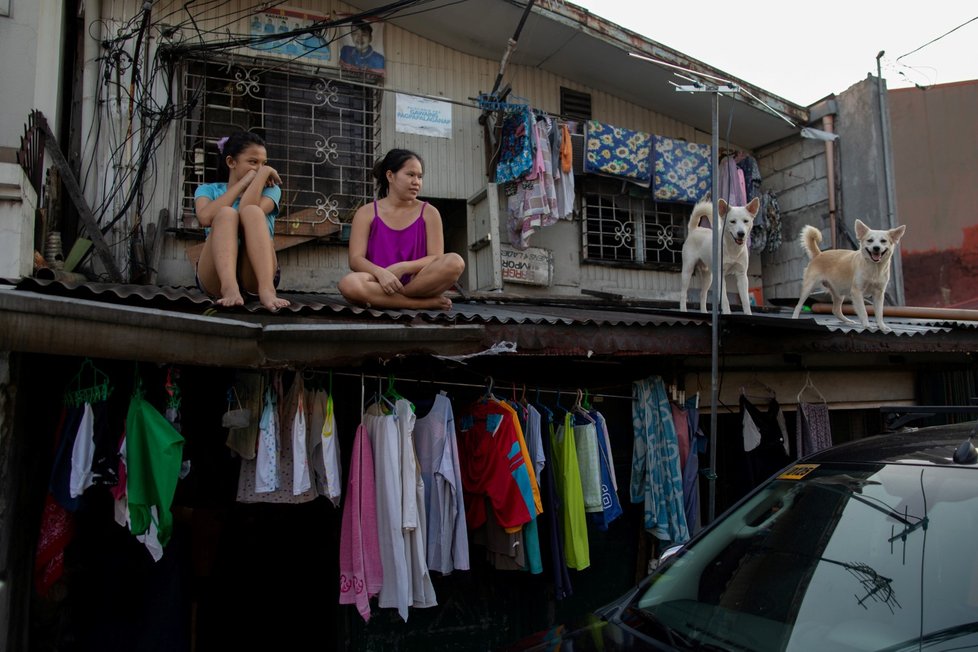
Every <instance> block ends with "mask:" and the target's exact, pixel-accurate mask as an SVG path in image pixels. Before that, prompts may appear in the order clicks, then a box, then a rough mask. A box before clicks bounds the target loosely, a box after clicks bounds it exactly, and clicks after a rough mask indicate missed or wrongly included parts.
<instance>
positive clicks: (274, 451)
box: [242, 385, 279, 494]
mask: <svg viewBox="0 0 978 652" xmlns="http://www.w3.org/2000/svg"><path fill="white" fill-rule="evenodd" d="M278 442H279V432H278V409H277V408H276V400H275V394H274V391H273V389H272V386H271V385H269V386H268V387H266V388H265V401H264V406H263V407H262V413H261V419H260V420H259V422H258V454H257V459H256V462H255V493H260V494H263V493H269V492H272V491H275V490H277V489H278V457H279V451H278ZM244 466H245V465H243V464H242V467H244Z"/></svg>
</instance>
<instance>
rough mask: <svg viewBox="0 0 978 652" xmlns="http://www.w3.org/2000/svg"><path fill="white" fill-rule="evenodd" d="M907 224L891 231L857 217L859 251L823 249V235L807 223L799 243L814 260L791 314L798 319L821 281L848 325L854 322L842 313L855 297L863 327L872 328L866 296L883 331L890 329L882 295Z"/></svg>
mask: <svg viewBox="0 0 978 652" xmlns="http://www.w3.org/2000/svg"><path fill="white" fill-rule="evenodd" d="M906 230H907V226H906V225H905V224H904V225H902V226H898V227H896V228H894V229H889V230H882V229H881V230H873V229H871V228H869V227H868V226H866V225H865V224H863V223H862V222H861V221H860V220H856V238H857V239H858V240H859V250H858V251H849V250H847V249H829V250H828V251H821V250H820V249H819V248H818V245H819V243H820V242H822V234H821V233H820V232H819V230H818V229H816V228H815V227H814V226H806V227H805V228H803V229H802V230H801V234H800V235H799V236H798V243H799V244H800V245H801V246H802V247H803V248H804V249H805V251H806V253H808V257H809V258H810V259H811V260H810V261H809V263H808V267H806V268H805V275H804V277H803V278H802V281H801V296H800V297H799V298H798V305H797V306H795V312H794V314H793V315H792V317H793V318H794V319H797V318H798V313H799V312H801V307H802V305H803V304H804V303H805V300H806V299H807V298H808V295H809V294H811V293H812V290H814V289H815V286H816V285H818V284H822V285H824V286H825V287H826V288H828V290H829V294H831V295H832V314H833V315H835V316H836V317H837V318H839V319H840V320H841V321H843V322H845V323H847V324H855V322H854V321H852V320H851V319H849V318H848V317H846V316H845V315H843V314H842V302H843V301H844V300H845V298H846V297H847V296H850V297H852V307H853V310H855V311H856V314H857V315H859V321H860V323H862V325H863V328H869V316H868V315H867V314H866V303H865V299H864V297H867V296H871V297H872V298H873V313H874V314H875V315H876V324H877V325H878V326H879V329H880V330H881V331H882V332H884V333H889V332H890V331H891V330H893V329H891V328H890V327H889V326H887V325H886V324H884V323H883V297H884V293H885V292H886V285H887V284H888V283H889V282H890V266H891V264H892V262H893V251H894V250H895V249H896V246H897V244H898V243H899V242H900V238H902V237H903V233H904V231H906Z"/></svg>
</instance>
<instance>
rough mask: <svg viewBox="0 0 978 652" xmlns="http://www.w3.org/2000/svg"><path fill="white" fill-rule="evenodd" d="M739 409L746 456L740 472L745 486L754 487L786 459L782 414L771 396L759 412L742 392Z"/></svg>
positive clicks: (786, 444)
mask: <svg viewBox="0 0 978 652" xmlns="http://www.w3.org/2000/svg"><path fill="white" fill-rule="evenodd" d="M740 410H741V416H742V419H743V438H744V446H743V449H744V453H745V454H746V457H747V464H746V465H745V467H744V471H746V479H747V482H748V483H749V486H750V487H756V486H757V485H758V484H760V483H761V482H763V481H764V480H766V479H767V478H768V477H770V476H771V474H772V473H774V472H775V471H778V470H779V469H781V468H783V467H784V466H786V465H787V464H788V462H789V461H790V458H789V457H788V452H789V451H788V433H787V428H786V427H785V421H784V413H783V412H782V411H781V406H780V405H779V404H778V402H777V400H775V399H774V398H773V397H772V398H770V399H768V404H767V411H766V412H762V411H761V409H760V408H758V407H757V406H755V405H754V404H753V403H751V401H750V400H749V399H748V398H747V396H745V395H744V394H741V395H740Z"/></svg>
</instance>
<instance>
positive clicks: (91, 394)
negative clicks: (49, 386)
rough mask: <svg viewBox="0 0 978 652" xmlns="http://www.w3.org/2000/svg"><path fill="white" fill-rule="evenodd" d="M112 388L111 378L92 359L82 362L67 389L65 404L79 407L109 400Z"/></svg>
mask: <svg viewBox="0 0 978 652" xmlns="http://www.w3.org/2000/svg"><path fill="white" fill-rule="evenodd" d="M111 393H112V386H111V385H110V384H109V377H108V376H107V375H106V374H105V372H103V371H102V370H100V369H99V368H98V367H96V366H95V363H94V362H92V359H91V358H85V359H84V360H83V361H82V364H81V367H80V368H79V369H78V373H77V374H75V377H74V378H72V379H71V381H70V382H69V383H68V386H67V388H65V396H64V400H65V404H66V405H69V406H72V407H78V406H79V405H84V404H85V403H98V402H99V401H104V400H106V399H108V398H109V394H111Z"/></svg>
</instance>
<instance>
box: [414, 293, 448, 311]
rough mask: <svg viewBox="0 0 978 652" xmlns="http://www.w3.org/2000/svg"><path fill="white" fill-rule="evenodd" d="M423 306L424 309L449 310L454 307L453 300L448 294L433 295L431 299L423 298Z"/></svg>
mask: <svg viewBox="0 0 978 652" xmlns="http://www.w3.org/2000/svg"><path fill="white" fill-rule="evenodd" d="M420 301H421V304H422V305H421V306H419V307H421V308H422V309H424V310H444V311H445V312H448V311H449V310H451V309H452V300H451V299H449V298H448V297H446V296H438V297H431V298H430V299H421V300H420Z"/></svg>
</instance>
